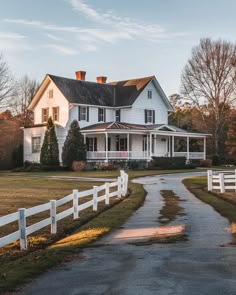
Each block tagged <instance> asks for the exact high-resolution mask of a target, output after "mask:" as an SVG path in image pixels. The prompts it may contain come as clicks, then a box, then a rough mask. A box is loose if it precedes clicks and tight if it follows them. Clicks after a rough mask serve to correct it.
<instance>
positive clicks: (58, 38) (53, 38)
mask: <svg viewBox="0 0 236 295" xmlns="http://www.w3.org/2000/svg"><path fill="white" fill-rule="evenodd" d="M44 36H45V37H47V38H48V39H50V40H53V41H57V42H65V39H64V38H61V37H58V36H55V35H52V34H48V33H45V34H44Z"/></svg>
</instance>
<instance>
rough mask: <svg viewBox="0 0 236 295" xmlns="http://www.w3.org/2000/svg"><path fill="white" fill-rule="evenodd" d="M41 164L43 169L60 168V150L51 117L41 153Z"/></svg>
mask: <svg viewBox="0 0 236 295" xmlns="http://www.w3.org/2000/svg"><path fill="white" fill-rule="evenodd" d="M40 163H41V165H42V166H43V167H53V168H54V167H55V168H56V167H58V166H59V165H60V162H59V149H58V142H57V136H56V132H55V126H54V123H53V121H52V118H51V117H50V118H49V119H48V123H47V130H46V131H45V135H44V140H43V145H42V148H41V153H40Z"/></svg>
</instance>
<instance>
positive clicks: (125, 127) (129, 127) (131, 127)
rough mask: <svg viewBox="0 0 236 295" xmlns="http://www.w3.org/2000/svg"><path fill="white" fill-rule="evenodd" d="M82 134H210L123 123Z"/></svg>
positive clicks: (100, 125) (86, 129)
mask: <svg viewBox="0 0 236 295" xmlns="http://www.w3.org/2000/svg"><path fill="white" fill-rule="evenodd" d="M81 132H82V133H100V132H108V133H114V132H115V133H138V132H140V133H144V134H145V133H154V134H160V135H169V136H170V135H174V136H181V135H182V136H193V137H206V136H209V135H210V134H206V133H198V132H194V131H188V130H184V129H181V128H178V127H176V126H172V125H168V124H150V125H140V124H131V123H123V122H106V123H98V124H94V125H90V126H86V127H84V128H81Z"/></svg>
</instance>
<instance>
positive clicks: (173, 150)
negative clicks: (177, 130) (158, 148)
mask: <svg viewBox="0 0 236 295" xmlns="http://www.w3.org/2000/svg"><path fill="white" fill-rule="evenodd" d="M174 156H175V137H174V136H172V157H174Z"/></svg>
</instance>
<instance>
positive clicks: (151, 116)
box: [144, 110, 155, 124]
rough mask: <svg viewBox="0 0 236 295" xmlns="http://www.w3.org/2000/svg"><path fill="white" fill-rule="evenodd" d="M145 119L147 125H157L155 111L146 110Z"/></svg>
mask: <svg viewBox="0 0 236 295" xmlns="http://www.w3.org/2000/svg"><path fill="white" fill-rule="evenodd" d="M144 117H145V118H144V120H145V123H152V124H155V110H145V111H144Z"/></svg>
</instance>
